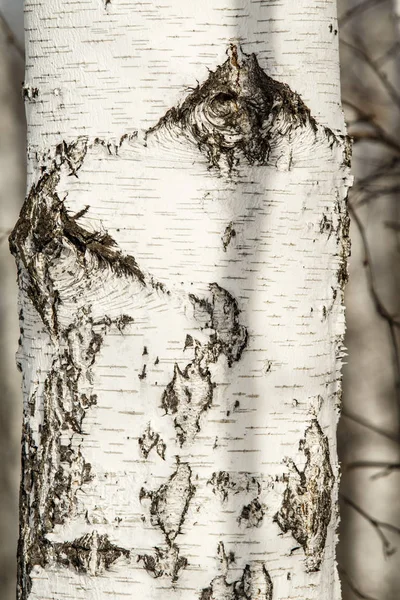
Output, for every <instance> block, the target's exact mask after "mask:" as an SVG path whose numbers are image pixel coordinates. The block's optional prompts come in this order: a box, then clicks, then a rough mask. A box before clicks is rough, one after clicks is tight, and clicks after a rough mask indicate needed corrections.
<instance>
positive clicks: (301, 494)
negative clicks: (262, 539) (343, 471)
mask: <svg viewBox="0 0 400 600" xmlns="http://www.w3.org/2000/svg"><path fill="white" fill-rule="evenodd" d="M300 450H302V451H303V452H304V454H305V456H306V465H305V467H304V470H303V471H299V469H298V468H297V467H296V465H295V464H294V463H293V461H289V463H288V464H289V467H290V472H289V474H288V481H287V488H286V490H285V493H284V496H283V501H282V506H281V508H280V510H279V512H278V513H277V514H276V515H275V521H276V522H277V523H278V525H279V527H280V528H281V529H282V531H283V532H284V533H286V532H287V531H291V532H292V535H293V537H294V539H295V540H296V541H297V542H298V543H299V544H300V545H301V546H302V547H303V549H304V552H305V554H306V568H307V571H318V569H319V568H320V565H321V561H322V555H323V551H324V548H325V541H326V533H327V530H328V525H329V522H330V520H331V513H332V499H331V493H332V488H333V484H334V481H335V479H334V476H333V472H332V467H331V463H330V455H329V454H330V453H329V444H328V440H327V438H326V436H325V435H324V434H323V432H322V429H321V427H320V425H319V423H318V421H317V420H316V419H314V420H313V422H312V423H311V425H310V427H309V428H308V429H307V430H306V432H305V436H304V440H302V441H301V442H300Z"/></svg>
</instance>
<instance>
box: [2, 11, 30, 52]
mask: <svg viewBox="0 0 400 600" xmlns="http://www.w3.org/2000/svg"><path fill="white" fill-rule="evenodd" d="M0 22H1V24H2V26H3V29H4V30H5V33H6V35H7V41H8V43H9V44H11V45H12V46H14V48H15V49H16V51H17V52H18V54H19V56H20V57H21V58H22V60H25V51H24V49H23V47H22V46H21V44H20V43H19V42H18V40H17V38H16V37H15V35H14V32H13V30H12V29H11V27H10V26H9V24H8V22H7V19H6V18H5V17H4V15H3V13H2V12H1V10H0Z"/></svg>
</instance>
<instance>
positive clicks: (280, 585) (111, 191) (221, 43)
mask: <svg viewBox="0 0 400 600" xmlns="http://www.w3.org/2000/svg"><path fill="white" fill-rule="evenodd" d="M26 29H27V72H26V82H25V87H24V94H25V98H26V105H27V117H28V160H29V168H28V170H29V181H28V196H27V199H26V202H25V205H24V208H23V210H22V212H21V216H20V219H19V221H18V223H17V225H16V227H15V229H14V232H13V234H12V236H11V249H12V251H13V253H14V255H15V256H16V259H17V265H18V279H19V287H20V322H21V343H20V350H19V353H18V362H19V365H20V368H21V370H22V373H23V393H24V406H25V417H24V425H23V477H22V484H21V535H20V545H19V584H18V594H19V598H20V599H28V598H29V600H39V599H40V600H50V599H53V598H63V599H71V600H72V599H74V600H78V599H81V598H82V599H83V598H84V599H85V600H95V599H96V600H97V599H100V598H101V599H106V598H107V599H115V600H117V599H118V600H122V599H125V598H128V597H129V598H132V597H138V598H149V599H150V598H163V599H164V598H165V599H167V598H168V599H169V598H171V599H172V598H176V599H182V600H183V599H184V600H192V599H193V600H195V599H199V600H245V599H247V600H261V599H263V600H264V599H265V600H271V599H274V600H277V599H282V600H283V599H284V598H285V599H286V598H302V599H303V598H304V599H306V598H307V599H310V600H311V599H319V600H320V599H329V600H330V599H332V600H333V599H337V598H339V597H340V589H339V582H338V577H337V572H336V567H335V543H336V533H335V532H336V527H337V485H338V464H337V456H336V442H335V433H336V422H337V418H338V412H339V407H340V378H341V375H340V368H341V357H342V354H343V350H342V340H343V333H344V316H343V305H342V291H343V286H344V283H345V280H346V272H347V271H346V260H347V255H348V239H347V238H348V218H347V213H346V205H345V197H346V192H347V187H348V185H349V181H350V180H349V172H348V164H349V147H348V143H347V140H346V138H345V136H344V131H343V129H344V128H343V118H342V112H341V109H340V90H339V70H338V44H337V29H336V7H335V2H334V1H333V0H332V1H327V2H323V3H315V2H314V1H313V0H299V1H297V2H296V3H293V2H292V0H283V1H282V2H279V3H275V4H270V3H267V2H265V1H264V0H260V1H259V2H254V1H253V2H249V1H245V0H236V1H233V0H213V1H212V2H211V1H205V2H202V3H200V4H197V3H196V4H194V3H186V2H184V1H183V0H171V1H169V2H160V3H158V4H153V3H138V2H134V1H133V0H124V1H122V0H112V1H110V0H106V1H105V2H103V1H100V0H86V1H85V2H80V3H77V2H76V1H75V0H64V2H62V3H60V2H59V1H58V0H26ZM299 94H301V96H300V95H299Z"/></svg>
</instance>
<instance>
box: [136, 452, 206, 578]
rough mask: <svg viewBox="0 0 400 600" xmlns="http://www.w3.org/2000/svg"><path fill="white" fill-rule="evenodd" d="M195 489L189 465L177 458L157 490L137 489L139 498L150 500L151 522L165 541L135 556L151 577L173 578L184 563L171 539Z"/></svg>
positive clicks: (175, 533)
mask: <svg viewBox="0 0 400 600" xmlns="http://www.w3.org/2000/svg"><path fill="white" fill-rule="evenodd" d="M195 490H196V488H195V486H194V485H193V484H192V470H191V468H190V466H189V464H188V463H185V462H180V461H179V459H178V460H177V467H176V471H175V472H174V473H173V474H172V475H171V477H170V478H169V480H168V481H167V482H166V483H164V484H163V485H161V486H160V487H159V488H158V490H156V491H155V492H152V491H147V490H144V489H142V490H141V492H140V499H141V500H144V499H146V498H148V499H150V520H151V524H152V525H153V526H154V527H158V528H159V529H161V531H162V533H163V535H164V538H165V542H166V547H165V548H157V547H156V548H155V549H154V550H155V553H154V554H153V555H149V554H144V555H139V556H138V561H142V562H143V565H144V568H145V569H146V571H147V572H148V573H150V574H151V575H153V577H161V576H163V575H165V576H167V577H170V578H171V579H172V581H176V580H177V579H178V574H179V571H180V570H181V569H182V568H185V567H186V566H187V559H186V558H185V557H181V556H180V555H179V548H178V546H177V545H176V544H175V543H174V542H175V539H176V538H177V536H178V535H179V534H180V533H181V528H182V525H183V523H184V521H185V518H186V514H187V511H188V508H189V504H190V501H191V499H192V497H193V495H194V493H195Z"/></svg>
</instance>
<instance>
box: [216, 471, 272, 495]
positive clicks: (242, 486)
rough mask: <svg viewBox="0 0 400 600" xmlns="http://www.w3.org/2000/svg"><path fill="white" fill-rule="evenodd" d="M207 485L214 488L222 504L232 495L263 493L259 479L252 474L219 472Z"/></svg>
mask: <svg viewBox="0 0 400 600" xmlns="http://www.w3.org/2000/svg"><path fill="white" fill-rule="evenodd" d="M207 484H208V485H210V486H212V491H213V493H214V494H215V495H216V496H219V498H220V500H221V501H222V502H226V501H227V500H228V498H229V495H230V494H242V493H252V494H256V495H259V494H260V493H261V483H260V481H259V479H258V477H257V476H256V475H253V474H251V473H236V472H233V471H232V472H229V471H217V472H215V473H213V474H212V476H211V478H210V479H209V480H208V481H207Z"/></svg>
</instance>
